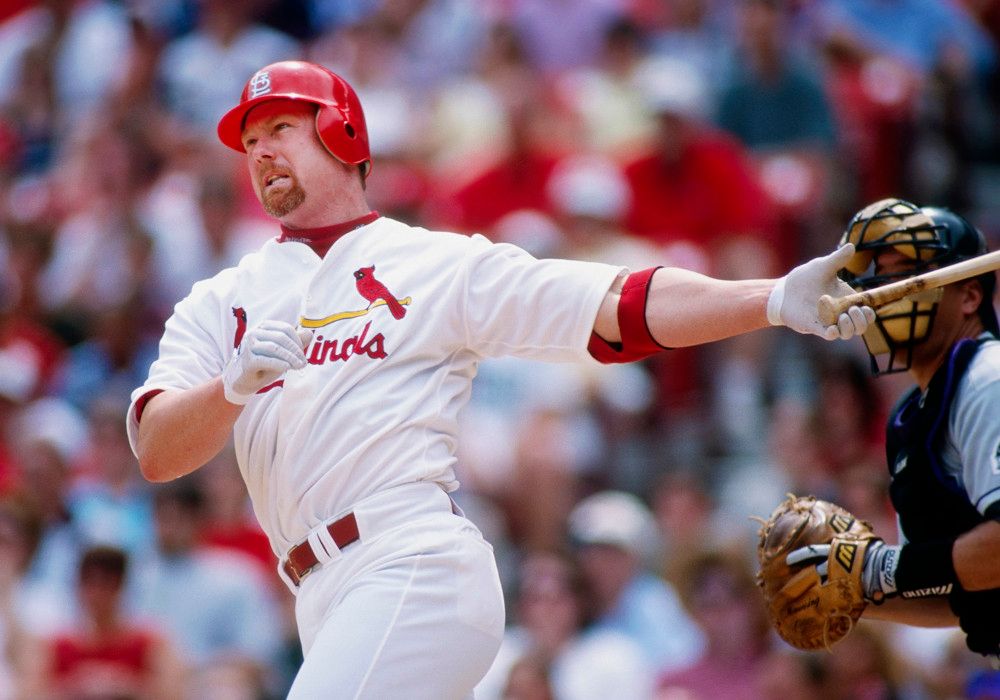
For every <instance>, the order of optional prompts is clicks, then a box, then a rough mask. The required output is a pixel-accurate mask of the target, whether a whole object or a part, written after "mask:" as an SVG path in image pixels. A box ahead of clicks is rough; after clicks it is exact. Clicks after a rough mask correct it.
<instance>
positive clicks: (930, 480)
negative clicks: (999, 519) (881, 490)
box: [886, 340, 985, 542]
mask: <svg viewBox="0 0 1000 700" xmlns="http://www.w3.org/2000/svg"><path fill="white" fill-rule="evenodd" d="M979 347H980V342H979V341H976V340H963V341H960V342H959V343H956V345H955V346H954V347H953V348H952V350H951V353H950V356H949V358H948V362H947V363H945V364H944V365H942V366H941V368H940V369H938V371H937V373H936V374H935V375H934V378H933V379H932V380H931V383H930V386H929V387H928V389H927V396H926V398H925V399H924V400H923V402H921V401H920V389H919V387H918V388H916V389H914V390H913V391H912V392H911V393H910V394H909V395H908V396H907V397H906V398H905V399H904V400H903V401H902V402H901V403H900V404H899V406H898V407H897V409H896V410H895V411H893V414H892V417H891V418H890V419H889V428H888V431H887V437H886V457H887V463H888V464H889V471H890V474H891V476H892V483H891V484H890V487H889V493H890V496H891V497H892V505H893V507H895V509H896V512H897V513H898V514H899V520H900V527H901V528H902V530H903V533H904V534H905V535H906V538H907V540H909V541H910V542H923V541H927V540H930V539H938V538H940V537H955V536H957V535H960V534H962V533H963V532H968V531H969V530H971V529H972V528H973V527H975V526H976V525H978V524H980V523H982V522H984V520H985V519H984V518H983V516H982V515H981V514H980V513H979V511H977V510H976V508H975V507H974V506H973V505H972V503H970V502H969V497H968V494H966V492H965V490H964V489H962V488H961V487H960V486H959V485H958V484H957V483H956V482H955V480H954V478H952V477H951V476H950V475H949V474H948V473H947V472H946V471H945V469H944V465H942V464H941V463H940V456H939V455H940V450H941V445H942V443H943V440H944V433H945V431H947V429H948V416H949V414H950V413H951V404H952V400H953V399H954V398H955V392H956V391H957V389H958V384H959V382H960V380H961V379H962V376H963V375H964V374H965V371H966V370H967V369H968V367H969V364H970V363H971V362H972V358H973V357H974V356H975V354H976V352H977V351H978V350H979ZM904 459H905V460H906V461H905V466H903V467H902V468H900V465H901V464H903V460H904ZM932 514H933V517H932Z"/></svg>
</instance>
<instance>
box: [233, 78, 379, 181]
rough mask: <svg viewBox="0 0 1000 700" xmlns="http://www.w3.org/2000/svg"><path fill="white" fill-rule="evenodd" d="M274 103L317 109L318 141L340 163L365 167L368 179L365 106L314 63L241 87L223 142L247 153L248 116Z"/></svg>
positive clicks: (341, 82) (341, 81)
mask: <svg viewBox="0 0 1000 700" xmlns="http://www.w3.org/2000/svg"><path fill="white" fill-rule="evenodd" d="M275 99H286V100H302V101H304V102H311V103H312V104H315V105H318V106H319V109H318V110H317V111H316V133H317V134H319V140H320V141H322V142H323V145H324V146H326V149H327V150H328V151H330V153H331V154H333V156H334V157H336V158H337V159H338V160H340V161H342V162H344V163H347V164H348V165H358V166H361V173H362V175H363V176H364V177H368V173H369V171H370V170H371V166H372V156H371V152H370V151H369V149H368V127H366V126H365V115H364V112H363V111H362V110H361V101H360V100H359V99H358V96H357V94H356V93H355V92H354V88H352V87H351V86H350V85H349V84H348V83H347V81H346V80H344V79H343V78H341V77H340V76H339V75H337V74H336V73H334V72H332V71H329V70H327V69H326V68H323V67H322V66H318V65H316V64H315V63H307V62H306V61H280V62H278V63H272V64H271V65H269V66H264V67H263V68H261V69H260V70H259V71H257V72H256V73H254V74H253V76H252V77H251V78H250V80H248V81H247V84H246V87H244V88H243V94H242V95H240V103H239V104H238V105H237V106H236V107H233V108H232V109H231V110H229V111H228V112H226V113H225V114H224V115H223V116H222V119H220V120H219V128H218V133H219V139H220V140H221V141H222V143H224V144H226V145H227V146H229V147H230V148H232V149H234V150H237V151H240V152H241V153H246V149H245V148H243V140H242V136H243V123H244V121H245V120H246V116H247V113H248V112H249V111H250V110H251V109H253V108H254V107H256V106H257V105H259V104H260V103H262V102H266V101H268V100H275Z"/></svg>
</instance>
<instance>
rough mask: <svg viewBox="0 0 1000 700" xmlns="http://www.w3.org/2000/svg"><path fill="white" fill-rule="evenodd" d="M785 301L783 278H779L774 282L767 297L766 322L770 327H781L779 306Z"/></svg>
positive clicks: (782, 323) (782, 322)
mask: <svg viewBox="0 0 1000 700" xmlns="http://www.w3.org/2000/svg"><path fill="white" fill-rule="evenodd" d="M784 300H785V278H784V277H782V278H780V279H779V280H778V281H777V282H775V284H774V287H773V288H772V289H771V293H770V294H768V296H767V321H768V323H770V324H771V325H772V326H783V325H785V323H784V321H782V320H781V304H782V302H784Z"/></svg>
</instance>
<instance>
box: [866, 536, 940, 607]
mask: <svg viewBox="0 0 1000 700" xmlns="http://www.w3.org/2000/svg"><path fill="white" fill-rule="evenodd" d="M954 544H955V539H954V538H943V539H939V540H932V541H929V542H919V543H912V542H911V543H907V544H905V545H888V544H885V543H884V542H878V543H873V544H872V546H870V547H869V548H868V550H867V552H866V553H865V563H864V571H863V573H862V586H863V587H864V591H865V597H866V598H868V599H869V600H871V601H872V602H875V603H880V602H882V601H883V600H884V599H885V598H888V597H893V596H902V597H904V598H924V597H927V596H937V595H947V594H948V593H950V592H951V590H952V588H953V587H954V586H955V585H956V584H957V583H958V577H957V575H956V573H955V565H954V563H953V561H952V556H951V551H952V548H953V546H954Z"/></svg>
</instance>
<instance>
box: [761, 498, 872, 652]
mask: <svg viewBox="0 0 1000 700" xmlns="http://www.w3.org/2000/svg"><path fill="white" fill-rule="evenodd" d="M761 522H762V526H761V529H760V532H759V536H760V539H759V541H758V543H757V558H758V560H759V562H760V570H759V571H758V572H757V584H758V585H759V586H760V588H761V591H762V592H763V593H764V599H765V601H766V602H767V611H768V615H769V617H770V619H771V624H772V625H774V628H775V629H776V630H777V631H778V634H779V635H780V636H781V638H782V639H784V640H785V641H786V642H788V643H789V644H791V645H792V646H793V647H796V648H798V649H805V650H810V651H811V650H815V649H823V648H826V649H829V648H830V646H831V645H832V644H834V643H836V642H838V641H840V640H841V639H843V638H844V636H846V635H847V633H848V632H850V631H851V629H852V628H853V626H854V623H855V622H856V621H857V619H858V618H859V617H861V613H862V612H863V611H864V609H865V607H866V606H867V601H866V600H865V598H864V594H863V589H862V586H861V571H862V569H863V568H864V560H865V550H867V548H868V545H869V543H870V542H871V541H872V540H874V539H877V538H876V536H875V533H874V532H872V528H871V525H869V524H868V523H866V522H864V521H863V520H858V519H857V518H855V517H854V516H853V515H851V514H850V513H849V512H847V511H846V510H844V509H843V508H841V507H840V506H837V505H834V504H833V503H828V502H826V501H821V500H819V499H817V498H815V497H813V496H805V497H796V496H794V495H792V494H788V498H787V499H785V500H784V501H783V502H782V503H781V504H779V505H778V507H777V508H775V509H774V512H773V513H771V517H770V518H768V519H767V520H766V521H761ZM825 544H829V545H831V546H830V548H829V556H828V557H824V558H823V559H822V560H821V563H820V564H819V565H817V564H816V558H815V557H813V558H812V559H811V561H810V563H803V564H797V565H796V564H792V565H789V563H788V562H787V557H788V555H789V554H790V553H792V552H794V551H796V550H800V549H802V548H803V547H807V546H808V545H825ZM824 564H825V566H824Z"/></svg>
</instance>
